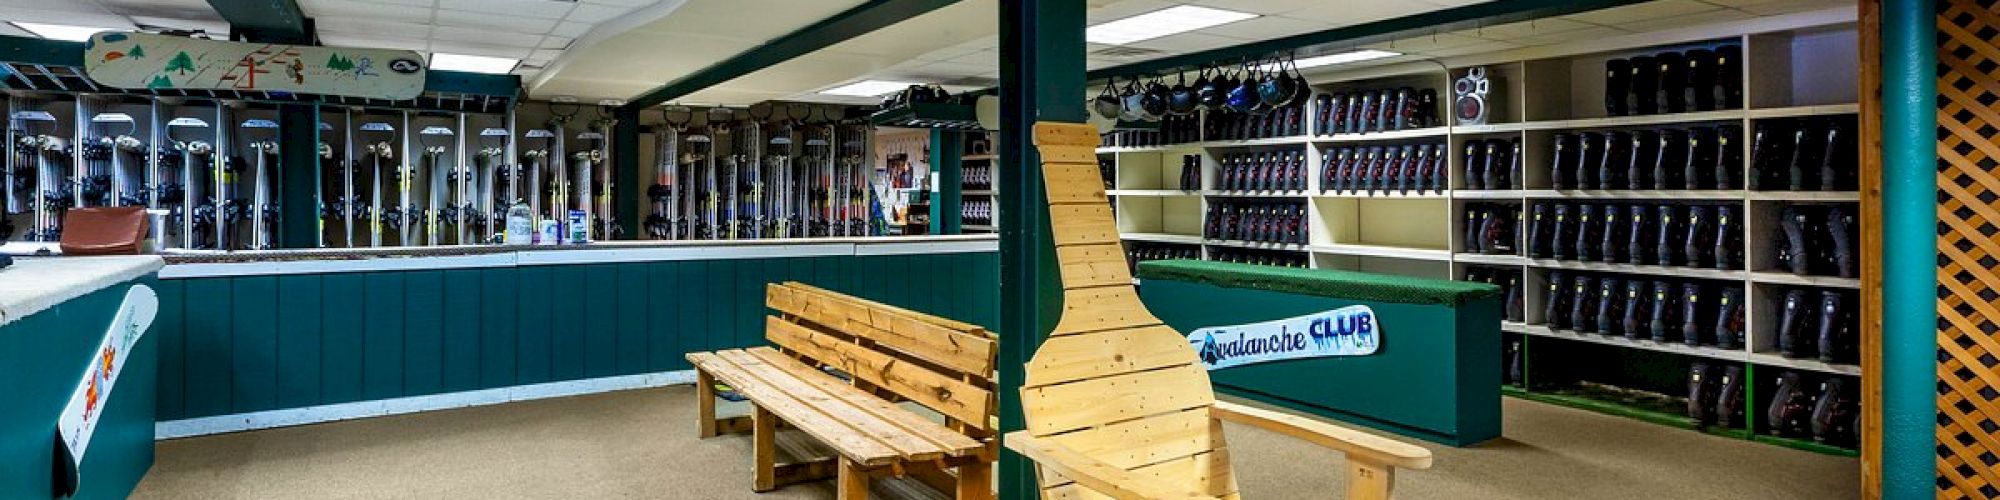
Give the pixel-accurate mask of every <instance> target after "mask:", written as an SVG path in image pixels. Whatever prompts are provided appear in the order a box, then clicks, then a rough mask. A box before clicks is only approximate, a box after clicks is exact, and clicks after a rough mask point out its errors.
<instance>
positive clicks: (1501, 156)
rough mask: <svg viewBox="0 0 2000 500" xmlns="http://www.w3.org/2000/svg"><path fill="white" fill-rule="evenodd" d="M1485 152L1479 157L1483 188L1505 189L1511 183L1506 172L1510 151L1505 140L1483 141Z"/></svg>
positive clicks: (1511, 180)
mask: <svg viewBox="0 0 2000 500" xmlns="http://www.w3.org/2000/svg"><path fill="white" fill-rule="evenodd" d="M1485 146H1486V153H1485V154H1484V155H1483V156H1482V157H1481V158H1480V162H1481V163H1480V165H1479V169H1480V176H1479V177H1480V179H1481V180H1484V181H1486V184H1485V185H1484V186H1483V187H1484V188H1485V189H1507V188H1508V186H1510V185H1512V184H1513V182H1514V181H1513V179H1510V178H1509V176H1508V172H1507V164H1508V162H1511V161H1513V160H1512V159H1510V158H1508V155H1507V153H1508V152H1509V151H1510V150H1509V149H1508V147H1509V146H1508V145H1507V143H1506V142H1505V141H1501V140H1499V139H1490V140H1487V141H1485Z"/></svg>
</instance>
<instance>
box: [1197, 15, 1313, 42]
mask: <svg viewBox="0 0 2000 500" xmlns="http://www.w3.org/2000/svg"><path fill="white" fill-rule="evenodd" d="M1327 28H1330V26H1327V25H1326V23H1324V22H1320V21H1307V20H1304V19H1298V18H1293V17H1284V16H1264V17H1259V18H1256V19H1246V20H1242V21H1237V22H1233V23H1229V24H1224V25H1221V26H1215V27H1211V28H1203V29H1202V30H1201V31H1200V33H1208V34H1212V35H1222V36H1226V37H1230V38H1240V39H1244V40H1266V39H1271V38H1279V37H1285V36H1291V35H1296V34H1300V33H1310V32H1313V31H1319V30H1323V29H1327Z"/></svg>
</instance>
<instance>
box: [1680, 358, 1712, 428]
mask: <svg viewBox="0 0 2000 500" xmlns="http://www.w3.org/2000/svg"><path fill="white" fill-rule="evenodd" d="M1715 382H1716V380H1715V378H1714V377H1713V376H1712V374H1711V373H1709V368H1708V362H1707V361H1696V362H1694V363H1693V364H1690V365H1688V380H1687V383H1688V385H1687V388H1688V390H1687V415H1688V418H1691V419H1694V427H1695V428H1696V429H1705V428H1708V426H1709V425H1713V424H1714V423H1715V420H1716V418H1715V417H1716V413H1718V412H1716V411H1714V410H1715V408H1714V406H1713V405H1714V402H1715V394H1716V392H1718V391H1716V384H1715Z"/></svg>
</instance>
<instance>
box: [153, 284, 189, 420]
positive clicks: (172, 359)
mask: <svg viewBox="0 0 2000 500" xmlns="http://www.w3.org/2000/svg"><path fill="white" fill-rule="evenodd" d="M153 289H154V291H156V292H159V294H160V315H159V316H158V317H157V318H156V319H154V320H153V321H154V323H153V333H151V335H155V336H157V337H158V338H157V339H156V340H155V342H157V344H155V345H157V346H159V350H160V355H159V358H160V366H159V375H160V377H159V383H158V389H156V392H157V393H158V398H159V404H158V405H157V408H156V409H155V411H156V412H157V414H158V416H159V418H160V419H161V420H171V419H177V418H181V415H185V414H187V409H186V408H187V406H186V403H187V402H186V401H185V400H184V399H183V398H184V397H185V394H186V393H185V392H184V390H183V388H184V387H186V381H185V378H186V377H187V363H186V361H185V359H186V355H185V352H184V351H185V350H186V348H187V284H186V283H183V282H180V281H156V282H154V285H153Z"/></svg>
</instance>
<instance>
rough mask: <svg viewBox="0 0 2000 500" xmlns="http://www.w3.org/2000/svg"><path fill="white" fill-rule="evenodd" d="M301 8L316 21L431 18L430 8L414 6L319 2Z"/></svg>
mask: <svg viewBox="0 0 2000 500" xmlns="http://www.w3.org/2000/svg"><path fill="white" fill-rule="evenodd" d="M300 7H301V8H303V9H304V10H305V12H306V15H308V16H312V17H313V18H315V19H327V18H342V17H347V18H361V19H387V20H392V21H414V20H421V21H429V20H430V18H431V8H430V7H418V6H413V5H390V4H381V3H367V2H355V1H340V0H319V1H315V2H311V3H308V4H305V5H301V6H300ZM315 22H317V21H315Z"/></svg>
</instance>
